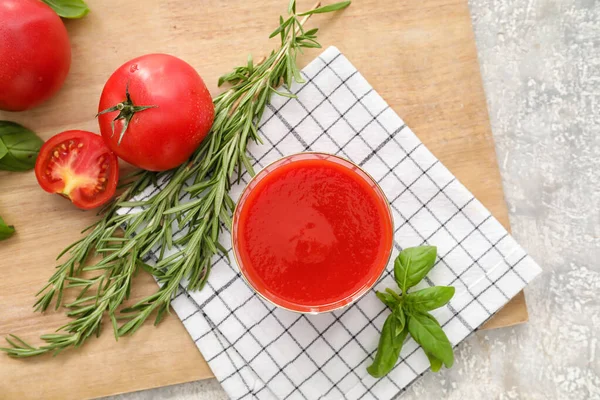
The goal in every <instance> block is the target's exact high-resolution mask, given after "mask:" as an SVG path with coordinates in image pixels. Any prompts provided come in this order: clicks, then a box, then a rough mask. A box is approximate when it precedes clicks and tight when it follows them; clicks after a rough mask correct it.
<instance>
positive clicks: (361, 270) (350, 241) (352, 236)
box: [233, 153, 393, 312]
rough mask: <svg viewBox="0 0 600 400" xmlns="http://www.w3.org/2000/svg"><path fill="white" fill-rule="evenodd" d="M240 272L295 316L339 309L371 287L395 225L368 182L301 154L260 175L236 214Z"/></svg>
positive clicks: (348, 166)
mask: <svg viewBox="0 0 600 400" xmlns="http://www.w3.org/2000/svg"><path fill="white" fill-rule="evenodd" d="M233 225H234V229H233V239H234V251H235V254H236V258H237V261H238V264H239V267H240V270H241V272H242V273H243V275H244V276H245V277H246V279H247V280H248V282H249V283H250V285H251V286H253V287H254V289H255V290H256V291H257V292H258V293H259V294H261V295H262V296H263V297H265V298H267V299H268V300H270V301H271V302H273V303H275V304H276V305H279V306H281V307H284V308H287V309H289V310H293V311H299V312H323V311H330V310H334V309H337V308H340V307H342V306H344V305H346V304H348V303H350V302H352V301H353V300H356V299H357V298H358V297H360V296H361V295H362V294H364V293H365V292H366V291H367V290H369V288H370V287H371V286H373V284H374V283H375V282H376V281H377V279H378V278H379V276H380V275H381V272H382V271H383V270H384V268H385V266H386V264H387V262H388V260H389V256H390V252H391V249H392V240H393V223H392V217H391V214H390V210H389V205H388V202H387V200H386V198H385V195H384V194H383V192H382V191H381V189H380V188H379V187H378V186H377V184H376V183H375V182H374V181H373V180H372V178H371V177H370V176H369V175H367V174H366V173H365V172H363V171H362V170H361V169H360V168H359V167H357V166H356V165H354V164H352V163H350V162H349V161H347V160H344V159H342V158H339V157H336V156H332V155H327V154H319V153H301V154H296V155H293V156H289V157H286V158H283V159H281V160H279V161H277V162H275V163H274V164H271V165H270V166H269V167H267V168H266V169H264V170H263V171H261V172H260V173H259V174H258V175H257V176H256V177H255V178H254V179H253V180H252V181H251V182H250V184H249V185H248V187H247V188H246V190H245V191H244V193H243V194H242V197H241V199H240V202H239V204H238V207H237V209H236V212H235V215H234V224H233Z"/></svg>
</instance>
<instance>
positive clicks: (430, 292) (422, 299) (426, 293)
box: [406, 286, 455, 311]
mask: <svg viewBox="0 0 600 400" xmlns="http://www.w3.org/2000/svg"><path fill="white" fill-rule="evenodd" d="M454 291H455V289H454V287H452V286H434V287H430V288H427V289H422V290H417V291H416V292H412V293H409V294H408V295H406V304H407V305H408V306H409V307H412V308H413V309H414V310H417V311H431V310H435V309H436V308H440V307H441V306H443V305H445V304H447V303H448V302H449V301H450V299H451V298H452V296H454Z"/></svg>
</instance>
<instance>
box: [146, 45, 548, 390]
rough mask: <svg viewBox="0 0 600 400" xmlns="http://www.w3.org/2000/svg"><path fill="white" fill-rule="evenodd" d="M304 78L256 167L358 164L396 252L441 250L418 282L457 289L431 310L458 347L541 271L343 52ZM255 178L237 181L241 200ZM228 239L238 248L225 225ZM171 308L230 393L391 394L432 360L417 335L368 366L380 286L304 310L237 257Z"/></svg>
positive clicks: (286, 101)
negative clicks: (379, 197) (376, 366)
mask: <svg viewBox="0 0 600 400" xmlns="http://www.w3.org/2000/svg"><path fill="white" fill-rule="evenodd" d="M302 75H303V76H304V78H305V80H306V83H304V84H302V85H295V86H294V87H293V88H292V92H293V93H295V94H296V95H297V96H298V98H297V99H290V98H284V97H278V96H275V97H274V98H273V99H272V100H273V101H272V103H271V105H270V106H269V107H268V110H267V111H266V112H265V115H264V117H263V120H262V121H261V123H260V133H261V136H262V137H263V138H264V139H265V144H263V145H252V146H250V147H249V152H250V154H251V155H252V157H253V158H254V160H255V167H256V169H260V168H262V167H264V166H266V165H267V164H269V163H270V162H272V161H274V160H276V159H278V158H280V157H282V156H285V155H289V154H293V153H297V152H302V151H307V150H314V151H322V152H328V153H333V154H339V155H341V156H343V157H346V158H348V159H350V160H352V161H354V162H356V163H358V164H360V165H361V166H362V167H363V168H364V169H365V170H366V171H368V172H369V173H370V174H371V175H372V176H373V177H374V178H375V179H376V180H377V181H378V182H379V184H380V185H381V187H382V188H383V190H384V192H385V193H386V195H387V197H388V199H389V200H390V202H391V206H392V210H393V215H394V223H395V227H396V231H395V249H394V254H393V255H392V256H393V257H392V260H393V258H395V257H396V256H397V254H398V252H399V251H400V250H401V249H402V248H404V247H410V246H417V245H421V244H424V243H429V244H432V245H435V246H437V247H438V254H439V259H438V261H437V264H436V266H435V267H434V268H433V270H432V271H431V273H430V274H429V276H428V278H427V279H426V281H424V282H422V284H421V286H423V287H424V286H427V285H452V286H454V287H455V288H456V295H455V296H454V298H453V299H452V301H451V302H450V304H449V305H448V306H446V307H443V308H441V309H438V310H436V311H434V312H433V314H434V315H435V317H436V318H437V319H438V320H439V321H440V323H441V324H442V326H443V328H444V330H445V332H446V334H447V335H448V337H449V338H450V341H451V342H452V343H453V344H454V345H456V344H458V343H460V342H461V341H462V340H463V339H465V338H466V337H467V336H468V335H469V334H470V333H471V332H473V331H474V330H476V329H477V328H478V327H479V326H480V325H481V324H482V323H483V322H485V321H486V320H487V319H488V318H490V317H491V316H492V315H493V314H494V313H495V312H496V311H498V310H499V309H500V308H501V307H502V306H503V305H504V304H506V302H508V300H509V299H510V298H512V297H513V296H514V295H516V294H517V293H518V292H519V291H520V290H521V289H523V288H524V287H525V286H526V285H527V283H529V282H530V281H531V280H532V279H533V278H534V277H535V276H536V275H537V274H539V273H540V268H539V267H538V266H537V265H536V264H535V262H534V261H533V260H532V259H531V258H530V257H528V256H527V254H526V253H525V251H524V250H523V249H522V248H521V247H520V246H519V245H518V244H517V243H516V242H515V241H514V239H513V238H512V237H511V236H510V235H509V234H508V233H507V232H506V230H505V229H504V228H503V227H502V226H501V225H500V223H499V222H498V221H497V220H496V219H495V218H494V217H492V215H491V214H490V212H489V211H487V210H486V209H485V208H484V207H483V206H482V205H481V203H480V202H479V201H477V200H476V199H475V198H474V197H473V195H472V194H471V193H470V192H469V191H468V190H467V189H466V188H465V187H464V186H463V185H461V184H460V183H459V182H458V181H457V180H456V178H455V177H454V176H453V175H452V174H451V173H450V172H449V171H448V170H447V169H446V168H445V167H444V166H443V165H442V164H441V163H440V162H439V160H437V159H436V158H435V157H434V156H433V155H432V154H431V153H430V152H429V151H428V150H427V149H426V148H425V146H423V144H422V143H421V142H420V141H419V139H418V138H417V137H416V136H415V135H414V133H413V132H412V131H411V130H410V129H409V128H408V127H407V126H406V125H405V124H404V122H402V120H401V119H400V118H399V117H398V115H396V113H395V112H394V111H393V110H392V109H390V107H389V106H388V105H387V104H386V102H385V101H384V100H383V99H382V98H381V97H380V96H379V95H378V94H377V93H376V92H375V91H374V90H373V88H372V87H371V86H370V85H369V84H368V83H367V81H366V80H365V79H364V78H363V76H362V75H361V74H360V73H359V72H358V71H357V70H356V69H355V68H354V66H352V64H350V62H349V61H348V60H347V59H346V58H345V57H344V56H343V55H342V54H341V53H340V52H339V51H338V50H337V49H336V48H334V47H330V48H329V49H327V50H326V51H325V52H323V53H322V54H321V55H320V56H319V57H318V58H317V59H315V60H314V61H313V62H312V63H310V65H308V66H307V67H306V68H304V70H303V71H302ZM248 179H249V177H248V175H245V176H244V177H243V181H244V182H243V184H240V185H237V186H234V187H233V188H232V196H233V198H234V200H235V199H237V198H238V197H239V195H240V193H241V191H242V189H243V186H244V184H245V183H247V182H248ZM149 190H150V189H149ZM221 243H222V244H223V246H225V248H227V249H231V239H230V235H229V232H227V231H225V232H224V233H223V234H222V235H221ZM232 262H233V257H232ZM392 270H393V261H390V264H389V265H388V268H387V271H386V272H385V273H384V275H383V276H382V278H381V280H380V281H379V283H378V284H377V285H376V289H379V290H383V289H384V288H385V287H392V288H393V287H395V286H396V285H395V283H394V280H393V275H392ZM173 308H174V309H175V311H176V312H177V315H178V316H179V317H180V318H181V320H182V321H183V323H184V325H185V327H186V329H187V330H188V332H189V334H190V335H191V336H192V338H193V340H194V341H195V343H196V344H197V346H198V348H199V349H200V351H201V352H202V355H203V356H204V358H205V359H206V360H207V361H208V363H209V365H210V367H211V369H212V370H213V372H214V374H215V375H216V377H217V379H218V380H219V381H220V382H221V384H222V385H223V387H224V388H225V390H226V391H227V393H228V394H229V396H230V397H231V398H232V399H251V398H258V399H286V400H287V399H307V400H312V399H321V398H322V399H341V398H346V399H373V398H376V399H390V398H392V397H394V396H395V395H397V394H398V393H400V392H402V391H404V390H405V389H406V387H407V386H408V385H410V384H411V383H412V382H413V381H414V380H415V379H417V378H418V377H419V376H420V375H422V374H423V373H424V372H426V371H427V370H428V368H429V363H428V361H427V357H426V356H425V354H424V353H423V351H422V350H421V349H420V348H419V347H418V346H417V344H416V343H415V342H414V341H413V340H412V339H410V340H408V341H407V343H406V344H405V346H404V348H403V349H402V353H401V360H400V362H399V363H398V365H397V366H396V367H395V368H394V370H393V371H392V372H391V373H390V374H389V375H388V376H387V377H384V378H382V379H379V380H377V379H374V378H372V377H371V376H369V375H368V374H367V371H366V367H367V365H369V364H370V363H371V360H372V359H373V357H374V355H375V351H376V348H377V343H378V339H379V333H380V330H381V327H382V326H383V322H384V320H385V318H386V317H387V313H388V311H387V310H386V309H385V307H384V306H383V304H381V302H380V301H379V300H378V299H377V298H376V297H375V294H374V292H373V291H371V292H370V293H368V294H367V295H366V296H364V297H363V298H362V299H361V300H360V301H358V302H357V303H356V304H354V305H353V306H351V307H348V308H346V309H343V310H341V311H337V312H333V313H327V314H322V315H300V314H296V313H292V312H288V311H284V310H281V309H277V308H274V307H273V306H272V305H271V304H269V303H265V302H264V301H262V300H261V298H260V297H258V296H257V295H256V294H255V293H253V291H252V290H251V289H250V288H249V287H248V286H247V285H246V283H245V282H244V280H243V279H242V278H241V277H240V275H239V273H238V269H237V267H236V265H234V264H230V263H229V262H228V261H227V260H226V259H224V258H223V257H220V258H218V259H215V260H214V265H213V269H212V272H211V275H210V278H209V280H208V284H207V286H206V287H205V288H204V289H203V290H201V291H198V292H186V291H185V290H182V291H181V293H180V294H179V295H178V296H177V298H176V299H175V300H174V301H173Z"/></svg>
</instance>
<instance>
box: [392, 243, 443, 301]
mask: <svg viewBox="0 0 600 400" xmlns="http://www.w3.org/2000/svg"><path fill="white" fill-rule="evenodd" d="M436 256H437V248H436V247H435V246H420V247H410V248H407V249H404V250H402V252H400V255H399V256H398V257H397V258H396V260H395V261H394V278H395V279H396V283H397V284H398V286H399V287H400V289H402V293H403V294H405V293H406V291H407V290H408V289H410V288H411V287H413V286H415V285H416V284H418V283H419V282H421V280H422V279H423V278H425V275H427V273H429V271H431V268H433V266H434V265H435V259H436Z"/></svg>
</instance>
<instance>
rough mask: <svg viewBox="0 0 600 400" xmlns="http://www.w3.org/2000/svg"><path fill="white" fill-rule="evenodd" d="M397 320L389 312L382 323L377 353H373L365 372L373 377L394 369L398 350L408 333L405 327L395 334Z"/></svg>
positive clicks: (383, 374) (398, 355) (378, 376)
mask: <svg viewBox="0 0 600 400" xmlns="http://www.w3.org/2000/svg"><path fill="white" fill-rule="evenodd" d="M397 322H398V320H397V318H396V316H395V315H394V314H390V315H389V316H388V317H387V319H386V320H385V323H384V324H383V329H382V331H381V337H380V338H379V346H378V347H377V354H376V355H375V359H374V360H373V364H371V365H370V366H368V367H367V372H368V373H369V374H370V375H371V376H372V377H374V378H381V377H382V376H385V375H387V374H388V373H389V372H390V371H391V370H392V369H394V366H395V365H396V362H398V357H400V351H401V350H402V345H403V344H404V340H405V339H406V336H407V335H408V330H407V329H406V327H405V328H404V330H403V331H402V332H401V333H400V335H396V325H397Z"/></svg>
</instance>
